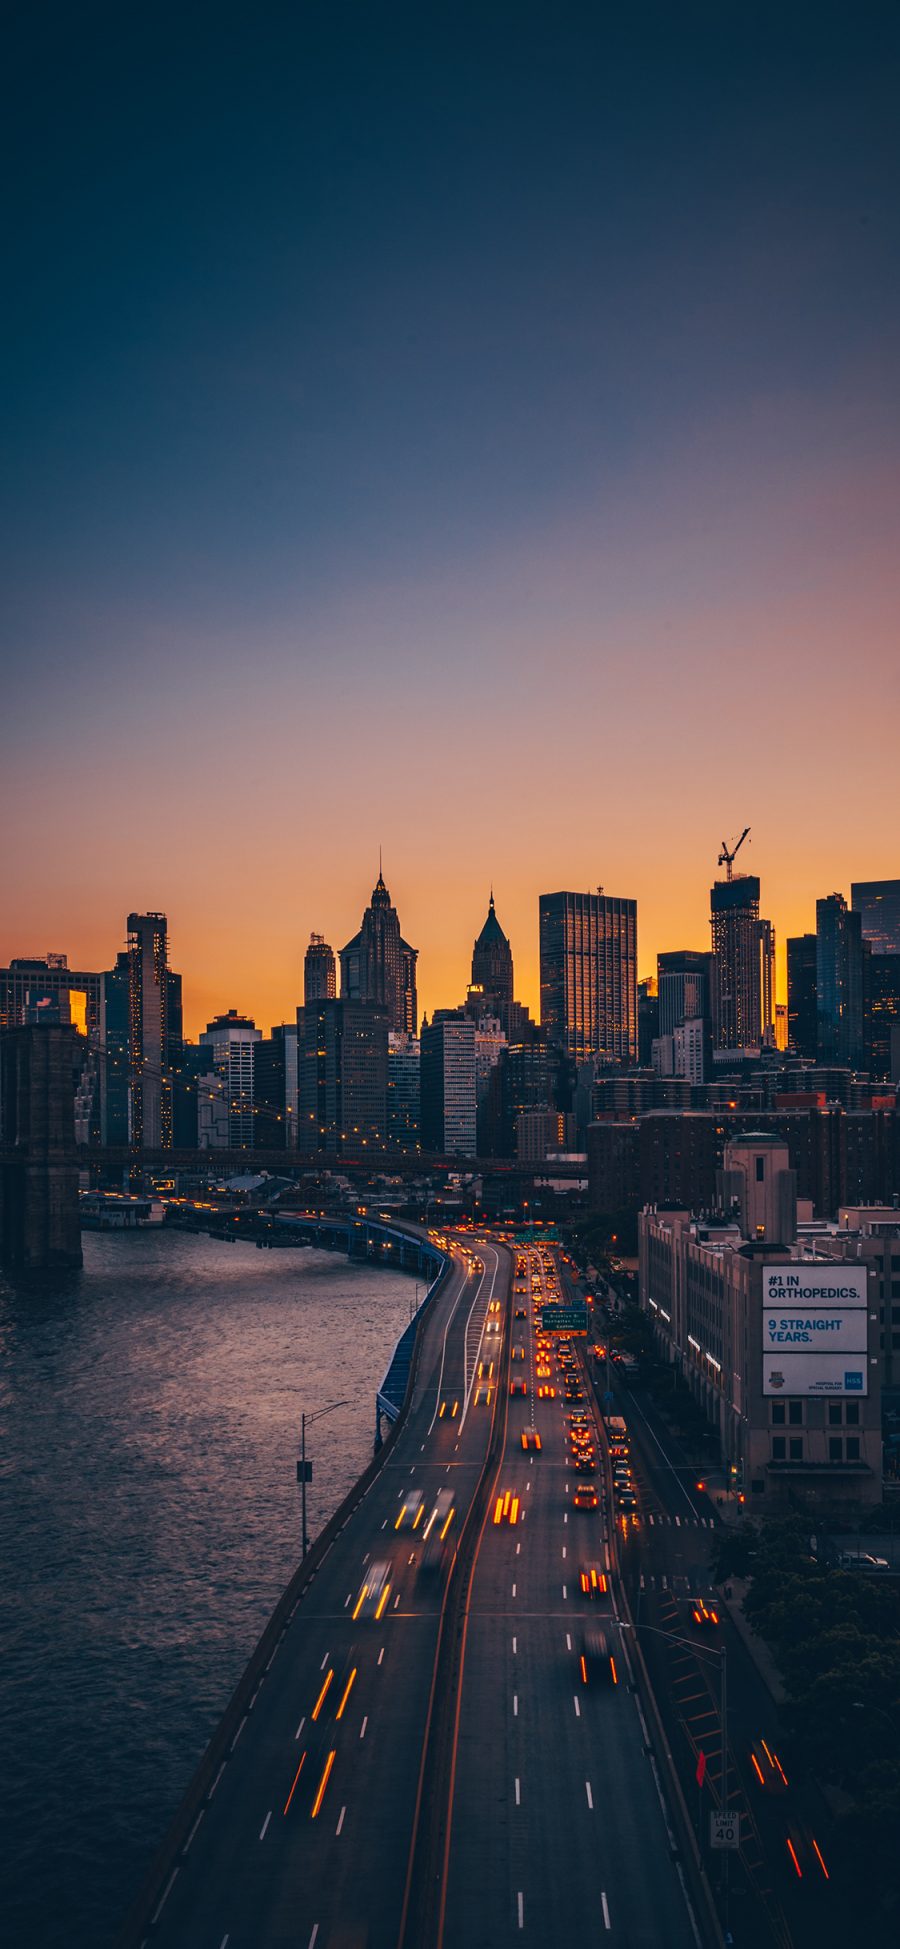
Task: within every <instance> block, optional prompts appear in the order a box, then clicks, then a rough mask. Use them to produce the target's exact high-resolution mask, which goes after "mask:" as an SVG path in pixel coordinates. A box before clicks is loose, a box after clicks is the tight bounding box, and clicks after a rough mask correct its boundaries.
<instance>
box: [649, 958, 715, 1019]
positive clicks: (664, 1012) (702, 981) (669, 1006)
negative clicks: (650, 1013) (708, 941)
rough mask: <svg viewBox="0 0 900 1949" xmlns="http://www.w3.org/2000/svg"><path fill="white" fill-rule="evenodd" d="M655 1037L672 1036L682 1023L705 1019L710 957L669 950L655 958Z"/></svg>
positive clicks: (707, 1017) (706, 1016)
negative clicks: (656, 984)
mask: <svg viewBox="0 0 900 1949" xmlns="http://www.w3.org/2000/svg"><path fill="white" fill-rule="evenodd" d="M656 967H657V975H658V979H659V1033H660V1035H674V1034H675V1030H676V1029H681V1028H683V1027H684V1024H685V1022H697V1021H706V1020H708V1019H709V973H710V956H709V954H708V953H705V952H703V951H702V950H701V949H699V948H692V947H682V948H673V949H671V950H670V951H669V952H668V953H666V954H658V955H657V957H656Z"/></svg>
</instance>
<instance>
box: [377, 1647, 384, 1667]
mask: <svg viewBox="0 0 900 1949" xmlns="http://www.w3.org/2000/svg"><path fill="white" fill-rule="evenodd" d="M383 1657H384V1645H382V1647H381V1650H380V1651H379V1653H378V1663H379V1665H380V1664H381V1660H382V1658H383Z"/></svg>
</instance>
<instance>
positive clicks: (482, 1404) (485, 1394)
mask: <svg viewBox="0 0 900 1949" xmlns="http://www.w3.org/2000/svg"><path fill="white" fill-rule="evenodd" d="M493 1392H494V1390H493V1387H492V1386H491V1383H490V1381H482V1382H481V1383H480V1385H479V1386H478V1387H476V1389H475V1406H476V1408H489V1407H490V1405H491V1399H492V1396H493Z"/></svg>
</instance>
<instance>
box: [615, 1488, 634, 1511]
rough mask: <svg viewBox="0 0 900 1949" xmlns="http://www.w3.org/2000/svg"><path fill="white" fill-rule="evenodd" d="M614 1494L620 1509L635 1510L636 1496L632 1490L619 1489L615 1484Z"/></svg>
mask: <svg viewBox="0 0 900 1949" xmlns="http://www.w3.org/2000/svg"><path fill="white" fill-rule="evenodd" d="M614 1493H615V1498H616V1502H617V1503H618V1505H619V1508H620V1509H636V1508H637V1496H636V1495H635V1493H634V1490H633V1489H620V1488H619V1486H618V1484H616V1486H615V1491H614Z"/></svg>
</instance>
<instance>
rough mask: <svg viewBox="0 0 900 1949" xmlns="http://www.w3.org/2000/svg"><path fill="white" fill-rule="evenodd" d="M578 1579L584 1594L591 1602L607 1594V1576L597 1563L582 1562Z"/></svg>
mask: <svg viewBox="0 0 900 1949" xmlns="http://www.w3.org/2000/svg"><path fill="white" fill-rule="evenodd" d="M579 1580H580V1583H581V1589H582V1591H583V1593H584V1596H585V1597H589V1598H590V1599H591V1602H592V1603H596V1602H597V1600H598V1599H599V1598H601V1597H608V1596H609V1578H608V1577H607V1574H606V1571H605V1570H601V1568H600V1565H599V1563H583V1564H582V1566H581V1572H580V1579H579Z"/></svg>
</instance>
